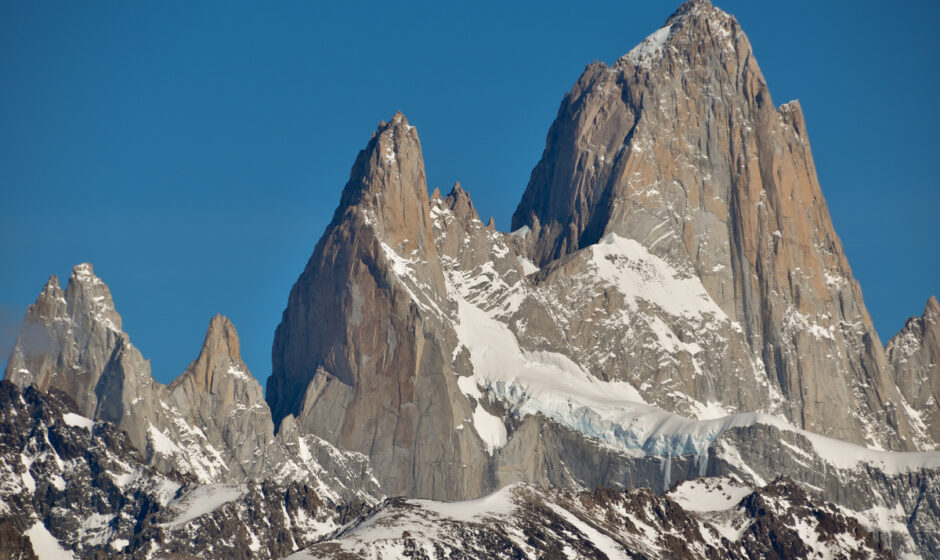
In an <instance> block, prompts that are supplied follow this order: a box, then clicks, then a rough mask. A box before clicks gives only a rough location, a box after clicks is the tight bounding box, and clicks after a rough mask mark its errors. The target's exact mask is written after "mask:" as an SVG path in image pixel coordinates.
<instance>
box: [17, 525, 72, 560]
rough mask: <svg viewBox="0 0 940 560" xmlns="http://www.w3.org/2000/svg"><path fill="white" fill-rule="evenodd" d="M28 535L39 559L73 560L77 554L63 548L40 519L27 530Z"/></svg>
mask: <svg viewBox="0 0 940 560" xmlns="http://www.w3.org/2000/svg"><path fill="white" fill-rule="evenodd" d="M26 536H27V537H29V542H30V543H32V545H33V552H35V553H36V556H38V557H39V560H73V559H74V558H75V555H74V554H72V552H71V551H69V550H66V549H65V548H63V547H62V545H61V544H59V541H58V540H56V538H55V537H53V536H52V533H50V532H49V530H48V529H46V526H45V525H43V524H42V522H40V521H37V522H36V523H35V524H33V526H32V527H30V528H29V529H27V530H26Z"/></svg>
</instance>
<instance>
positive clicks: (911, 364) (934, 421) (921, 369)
mask: <svg viewBox="0 0 940 560" xmlns="http://www.w3.org/2000/svg"><path fill="white" fill-rule="evenodd" d="M885 351H886V353H887V355H888V361H889V362H890V363H891V367H892V368H893V370H894V380H895V383H897V386H898V390H899V391H900V392H901V395H902V396H903V397H904V401H905V408H907V407H910V408H911V409H913V410H914V411H915V414H914V415H912V416H914V417H915V418H916V419H917V422H919V423H921V424H922V429H924V430H925V431H926V432H927V433H928V434H930V437H931V438H932V439H933V441H934V443H935V445H936V443H937V442H940V305H938V304H937V298H936V297H933V296H931V297H930V299H929V300H927V306H926V307H925V308H924V314H923V316H921V317H912V318H911V319H908V320H907V323H906V324H905V325H904V328H903V329H901V332H899V333H898V334H896V335H895V336H894V338H892V339H891V340H889V341H888V344H887V346H886V347H885Z"/></svg>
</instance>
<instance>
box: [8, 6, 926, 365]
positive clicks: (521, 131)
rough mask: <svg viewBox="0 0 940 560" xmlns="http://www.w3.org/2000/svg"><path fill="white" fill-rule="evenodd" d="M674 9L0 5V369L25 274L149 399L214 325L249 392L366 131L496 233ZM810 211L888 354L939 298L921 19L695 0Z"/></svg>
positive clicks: (908, 14)
mask: <svg viewBox="0 0 940 560" xmlns="http://www.w3.org/2000/svg"><path fill="white" fill-rule="evenodd" d="M677 5H678V3H677V2H627V1H620V2H596V3H590V2H584V3H577V2H556V1H546V2H537V3H535V2H533V3H511V4H510V3H505V2H494V3H488V2H482V3H469V2H468V3H454V2H433V3H430V2H429V3H406V4H403V3H394V2H381V3H366V2H362V3H342V2H334V3H317V2H286V3H277V4H276V7H273V8H272V7H271V3H257V4H249V3H241V2H175V1H170V2H151V3H142V2H96V3H85V2H83V3H79V2H61V3H55V2H41V1H40V2H37V1H23V2H20V1H5V2H3V3H0V262H2V263H3V267H2V270H0V353H2V355H3V358H2V359H3V360H4V362H5V359H6V358H5V356H6V355H7V354H8V352H9V349H10V346H11V344H12V340H13V337H14V336H15V331H16V329H17V328H18V322H19V321H20V320H21V319H22V315H23V313H24V312H25V309H26V305H27V304H29V303H31V302H33V301H34V300H35V298H36V296H37V294H38V292H39V290H40V288H41V287H42V285H43V283H44V282H45V280H46V278H47V277H48V275H49V274H52V273H55V274H58V275H59V277H60V279H61V280H62V283H63V285H64V282H65V279H66V278H67V277H68V275H69V271H70V270H71V267H72V266H73V265H74V264H77V263H79V262H84V261H90V262H92V263H93V264H94V265H95V269H96V272H97V273H98V274H99V276H101V277H102V278H103V279H104V281H105V282H107V283H108V284H109V286H110V287H111V290H112V293H113V295H114V299H115V302H116V305H117V309H118V312H119V313H121V315H122V316H123V318H124V328H125V330H126V331H127V332H128V333H129V334H130V335H131V339H132V341H133V342H134V343H135V345H136V346H137V347H138V348H139V349H140V350H141V352H142V353H143V354H144V356H145V357H147V358H150V359H151V364H152V367H153V373H154V375H155V377H156V378H157V379H159V380H160V381H163V382H167V381H169V380H171V379H172V378H174V377H175V376H176V375H178V374H179V373H181V372H182V371H183V369H185V367H186V365H187V364H188V363H189V362H190V361H191V360H192V359H193V358H195V356H196V354H197V353H198V351H199V348H200V345H201V343H202V339H203V336H204V334H205V328H206V326H207V325H208V322H209V319H210V318H211V317H212V315H214V314H215V313H222V314H224V315H227V316H228V317H230V318H231V319H232V321H233V322H234V323H235V326H236V328H237V329H238V330H239V333H240V335H241V340H242V353H243V356H244V358H245V361H246V362H247V363H248V365H249V367H250V368H251V369H252V372H253V373H254V374H255V375H256V376H257V377H258V378H260V379H262V380H264V379H265V378H266V377H267V376H268V375H269V373H270V368H271V361H270V352H271V341H272V339H273V333H274V329H275V327H276V326H277V323H278V321H279V319H280V315H281V312H282V310H283V308H284V305H285V304H286V301H287V295H288V292H289V290H290V287H291V285H292V284H293V282H294V280H296V278H297V276H298V275H299V274H300V272H301V271H302V270H303V267H304V265H305V263H306V261H307V258H308V257H309V256H310V254H311V253H312V251H313V247H314V245H315V243H316V241H317V239H318V238H319V237H320V235H321V234H322V232H323V229H324V227H325V226H326V224H327V222H328V220H329V218H330V216H331V215H332V212H333V210H334V208H335V206H336V204H337V202H338V201H339V195H340V191H341V189H342V187H343V185H344V184H345V182H346V180H347V179H348V175H349V168H350V166H351V165H352V162H353V160H354V158H355V156H356V154H357V152H358V150H360V149H361V148H362V147H363V146H364V145H365V143H366V142H367V141H368V139H369V136H370V135H371V133H372V131H373V130H374V128H375V125H376V124H377V123H378V122H379V121H380V120H383V119H388V118H390V117H391V116H392V115H393V114H394V112H395V111H396V110H399V109H401V110H403V111H404V112H405V114H406V115H407V116H408V119H409V120H410V121H411V123H412V124H414V125H416V126H417V127H418V131H419V133H420V136H421V141H422V145H423V149H424V156H425V161H426V165H427V174H428V179H429V183H430V187H431V188H432V189H433V188H434V187H440V188H441V190H443V191H445V192H446V190H447V189H449V187H450V185H451V184H452V183H453V181H455V180H460V181H461V182H462V184H463V186H464V187H465V188H466V189H468V190H469V191H470V193H471V195H472V197H473V200H474V203H475V204H476V206H477V208H478V209H479V210H480V213H481V214H482V215H484V216H491V215H492V216H495V218H496V224H497V227H498V228H499V229H503V230H505V229H507V228H508V227H509V217H510V215H511V214H512V211H513V210H514V209H515V205H516V203H517V202H518V200H519V197H520V196H521V194H522V191H523V189H524V188H525V185H526V182H527V180H528V177H529V173H530V171H531V170H532V167H533V166H534V165H535V163H536V162H537V160H538V157H539V155H540V154H541V151H542V148H543V147H544V144H545V134H546V132H547V130H548V127H549V125H550V124H551V121H552V119H553V118H554V116H555V113H556V111H557V109H558V104H559V102H560V101H561V98H562V96H563V94H564V93H565V92H566V91H568V89H570V87H571V85H572V84H573V83H574V81H575V80H576V79H577V77H578V75H579V74H580V73H581V71H582V70H583V68H584V66H585V65H586V64H587V63H589V62H591V61H593V60H595V59H599V60H604V61H607V62H612V61H613V60H615V59H616V58H617V57H618V56H620V55H621V54H623V53H625V52H627V51H628V50H630V48H632V47H633V45H635V44H636V43H638V42H639V41H640V40H642V39H643V38H644V37H645V36H646V35H648V34H649V33H651V32H652V31H654V30H655V29H656V28H658V27H660V26H661V24H662V23H663V21H664V20H665V19H666V17H667V16H668V15H669V14H670V13H671V12H672V11H673V10H674V9H675V7H676V6H677ZM716 5H718V6H719V7H721V8H723V9H725V10H726V11H728V12H730V13H732V14H734V15H735V16H736V17H737V18H738V21H740V22H741V24H742V26H743V27H744V30H745V32H747V34H748V36H749V38H750V40H751V43H752V44H753V46H754V49H755V52H756V55H757V58H758V61H759V63H760V65H761V68H762V69H763V71H764V74H765V76H766V78H767V80H768V82H769V85H770V90H771V93H772V96H773V99H774V102H775V103H777V104H778V105H779V104H781V103H784V102H786V101H788V100H790V99H793V98H799V99H800V101H801V103H802V105H803V109H804V112H805V114H806V118H807V123H808V128H809V133H810V140H811V142H812V146H813V153H814V156H815V160H816V166H817V171H818V173H819V177H820V182H821V184H822V187H823V192H824V194H825V196H826V199H827V201H828V203H829V208H830V211H831V213H832V216H833V220H834V222H835V227H836V231H837V232H838V234H839V235H840V236H841V238H842V241H843V243H844V245H845V248H846V252H847V253H848V256H849V261H850V263H851V264H852V267H853V269H854V272H855V275H856V277H857V278H858V280H859V282H860V283H861V285H862V288H863V290H864V295H865V301H866V303H867V305H868V308H869V310H870V311H871V314H872V316H873V318H874V321H875V325H876V327H877V328H878V332H879V333H880V334H881V337H882V339H883V340H887V339H888V338H889V337H890V336H891V335H893V334H894V333H895V332H896V331H897V330H898V329H900V328H901V326H902V325H903V322H904V320H905V319H906V318H907V317H909V316H911V315H914V314H917V315H919V314H920V313H921V312H922V310H923V306H924V303H925V302H926V300H927V297H928V296H929V295H930V294H938V293H940V265H938V259H937V256H938V254H937V242H938V239H940V235H938V234H940V225H938V223H940V222H938V220H937V219H936V211H937V208H938V207H940V194H938V191H940V189H938V187H940V184H938V183H940V179H938V174H937V173H936V170H935V169H934V166H935V164H936V161H937V154H938V151H940V150H938V148H940V114H938V113H940V110H938V104H937V99H938V86H940V71H938V68H940V64H938V58H940V44H938V43H940V40H938V34H937V33H936V28H937V25H938V24H940V6H938V3H935V2H905V3H901V2H897V3H892V4H891V5H890V7H886V6H885V4H884V3H883V2H865V1H853V2H848V1H844V2H818V1H808V0H798V1H791V2H770V1H767V2H753V1H742V0H734V1H725V2H722V1H719V2H716Z"/></svg>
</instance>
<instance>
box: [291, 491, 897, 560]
mask: <svg viewBox="0 0 940 560" xmlns="http://www.w3.org/2000/svg"><path fill="white" fill-rule="evenodd" d="M687 484H688V485H692V486H695V488H686V487H684V486H683V487H680V488H677V489H676V490H675V491H673V492H672V493H670V494H668V495H665V496H663V495H656V494H654V493H652V492H650V491H648V490H633V491H624V490H610V489H598V490H596V491H594V492H572V491H565V490H559V489H545V488H538V487H533V486H529V485H525V484H517V485H513V486H508V487H506V488H503V489H502V490H499V491H498V492H495V493H494V494H492V495H489V496H486V497H484V498H481V499H478V500H471V501H465V502H447V503H442V502H431V501H426V500H402V499H396V500H390V501H387V502H386V503H384V504H383V505H382V507H381V508H379V510H378V511H377V512H376V513H375V514H373V515H372V516H371V517H368V518H367V519H365V520H363V521H362V522H360V523H358V524H355V525H353V526H351V527H349V528H347V529H345V530H344V531H342V532H341V533H340V534H339V535H337V536H336V537H334V538H333V539H331V540H327V541H325V542H322V543H319V544H317V545H315V546H313V547H310V548H308V549H307V550H304V551H302V552H298V553H296V554H293V555H291V556H290V557H289V558H290V559H291V560H306V559H313V558H321V559H328V558H336V559H339V558H343V559H353V558H362V559H374V560H383V559H393V558H406V557H417V558H428V559H444V558H493V559H497V558H507V559H508V558H515V559H519V558H532V559H535V558H569V559H578V558H584V559H595V558H607V559H610V560H616V559H627V558H677V559H680V558H681V559H686V558H687V559H691V558H703V559H704V558H758V557H782V558H794V559H796V558H807V559H809V558H892V557H893V555H892V553H891V551H890V550H889V549H886V548H885V547H884V545H883V544H882V543H880V542H879V540H878V539H877V537H876V536H875V535H873V534H872V533H870V532H869V531H867V530H866V529H865V528H864V527H863V526H861V525H860V524H859V523H858V522H857V521H856V520H855V519H853V518H852V517H850V516H847V515H845V514H844V513H842V512H841V511H840V510H839V508H838V507H836V506H833V505H832V504H827V503H815V504H814V503H812V502H810V501H809V499H808V497H807V495H806V494H805V493H804V492H803V491H802V490H800V488H799V486H797V485H796V484H794V483H793V482H792V481H789V480H786V479H779V480H776V481H774V482H772V483H771V484H769V485H767V486H765V487H763V488H759V489H757V490H752V489H751V488H748V487H746V486H743V485H741V483H740V482H735V481H733V480H723V481H720V480H717V479H712V480H710V481H704V480H699V481H696V482H693V483H687ZM704 485H709V486H708V488H698V486H704ZM709 494H711V495H719V496H720V498H721V499H720V500H711V499H708V497H707V496H708V495H709ZM708 504H711V505H708Z"/></svg>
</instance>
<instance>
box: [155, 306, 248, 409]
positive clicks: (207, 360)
mask: <svg viewBox="0 0 940 560" xmlns="http://www.w3.org/2000/svg"><path fill="white" fill-rule="evenodd" d="M230 377H234V378H235V379H236V380H237V382H239V383H241V384H247V385H248V386H250V388H251V389H252V390H250V393H251V394H250V395H246V396H248V397H249V398H248V401H249V404H250V402H254V401H258V400H259V399H260V395H261V386H260V385H258V382H257V381H256V380H255V379H254V378H253V377H252V376H251V374H250V373H249V372H248V367H247V366H246V365H245V362H243V361H242V358H241V353H240V349H239V340H238V332H237V331H236V330H235V326H234V325H233V324H232V322H231V321H229V320H228V318H226V317H224V316H222V315H216V316H215V317H213V318H212V320H211V321H210V322H209V328H208V329H207V330H206V338H205V341H204V342H203V343H202V349H201V350H200V352H199V356H198V357H197V358H196V359H195V360H194V361H193V363H191V364H190V365H189V367H188V368H186V372H185V373H183V374H182V375H180V376H179V377H177V378H176V379H174V380H173V381H172V382H171V383H170V385H169V386H168V387H167V389H168V390H169V392H170V393H171V394H172V393H173V392H174V391H175V390H177V388H178V387H181V386H182V385H184V384H185V385H188V388H189V390H190V391H192V392H194V393H199V392H210V393H211V392H215V391H217V390H218V388H219V386H220V385H221V384H223V383H225V382H226V381H225V380H226V379H227V378H230Z"/></svg>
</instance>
